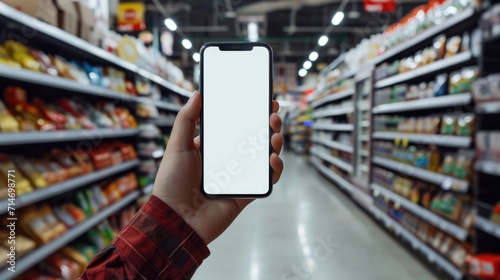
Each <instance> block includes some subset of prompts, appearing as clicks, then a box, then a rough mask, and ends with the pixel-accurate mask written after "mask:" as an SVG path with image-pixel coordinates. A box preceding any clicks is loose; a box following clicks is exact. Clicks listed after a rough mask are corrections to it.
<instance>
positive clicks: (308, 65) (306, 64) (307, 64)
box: [302, 60, 313, 70]
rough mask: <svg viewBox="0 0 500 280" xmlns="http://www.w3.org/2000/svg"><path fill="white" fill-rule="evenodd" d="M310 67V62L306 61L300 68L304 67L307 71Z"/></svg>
mask: <svg viewBox="0 0 500 280" xmlns="http://www.w3.org/2000/svg"><path fill="white" fill-rule="evenodd" d="M312 65H313V64H312V62H310V61H309V60H307V61H306V62H304V65H302V67H304V69H306V70H309V69H310V68H311V66H312Z"/></svg>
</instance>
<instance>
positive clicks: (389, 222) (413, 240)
mask: <svg viewBox="0 0 500 280" xmlns="http://www.w3.org/2000/svg"><path fill="white" fill-rule="evenodd" d="M371 212H372V213H373V215H374V216H375V217H376V218H377V219H380V220H382V221H383V222H384V224H385V226H386V227H387V228H393V229H394V233H395V234H396V235H398V236H402V237H403V238H404V239H405V240H407V241H408V242H409V243H410V244H411V245H412V247H413V249H415V250H417V251H420V252H421V253H422V254H424V255H425V256H426V257H427V260H428V261H429V262H430V263H434V264H436V265H437V266H439V267H440V268H442V269H443V270H444V271H446V272H447V273H448V274H449V275H450V276H452V277H453V279H457V280H458V279H462V278H463V277H464V275H463V273H462V272H461V271H460V270H459V269H458V268H457V267H455V266H454V265H453V264H452V263H450V262H449V261H448V260H447V259H446V258H445V257H443V256H442V255H441V254H439V253H437V252H436V251H435V250H434V249H432V248H431V247H429V246H428V245H427V244H425V243H424V242H423V241H421V240H420V239H418V238H417V237H416V236H415V235H413V234H412V233H411V232H409V231H408V230H407V229H406V228H404V227H403V226H402V225H400V224H399V223H397V222H396V221H395V220H393V219H392V218H391V217H389V215H387V214H386V213H384V212H383V211H382V210H380V209H378V208H377V207H376V206H372V208H371Z"/></svg>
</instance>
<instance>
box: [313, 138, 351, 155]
mask: <svg viewBox="0 0 500 280" xmlns="http://www.w3.org/2000/svg"><path fill="white" fill-rule="evenodd" d="M311 141H312V142H314V143H318V144H321V145H324V146H326V147H329V148H332V149H336V150H339V151H343V152H347V153H352V152H353V148H352V147H351V146H349V145H345V144H342V143H340V142H337V141H331V140H328V139H321V138H312V139H311Z"/></svg>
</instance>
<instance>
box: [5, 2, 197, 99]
mask: <svg viewBox="0 0 500 280" xmlns="http://www.w3.org/2000/svg"><path fill="white" fill-rule="evenodd" d="M0 18H3V19H8V20H10V21H15V22H18V23H20V24H21V25H24V26H26V27H27V28H28V29H30V34H32V33H33V32H37V33H40V34H44V35H45V36H48V37H50V38H51V39H53V40H57V41H59V42H61V43H63V44H66V45H69V46H71V47H72V48H75V49H77V50H79V51H82V52H84V53H86V54H87V55H89V56H92V57H95V58H98V59H101V60H103V61H106V62H108V63H111V64H113V65H115V66H117V67H120V68H122V69H125V70H128V71H130V72H133V73H137V74H139V75H141V76H143V77H144V78H146V79H149V80H151V81H153V82H155V83H157V84H158V85H160V86H162V87H164V88H166V89H168V90H170V91H172V92H175V93H177V94H179V95H183V96H185V97H190V96H191V93H190V92H189V91H187V90H184V89H182V88H180V87H178V86H176V85H174V84H173V83H170V82H168V81H167V80H165V79H163V78H161V77H159V76H157V75H155V74H152V73H150V72H148V71H145V70H142V69H140V68H139V67H138V66H137V65H135V64H133V63H131V62H128V61H125V60H123V59H121V58H119V57H117V56H115V55H114V54H111V53H109V52H107V51H105V50H103V49H101V48H99V47H96V46H94V45H92V44H90V43H88V42H86V41H84V40H82V39H80V38H78V37H76V36H73V35H71V34H69V33H67V32H65V31H63V30H61V29H59V28H57V27H56V26H52V25H50V24H47V23H45V22H42V21H40V20H38V19H36V18H34V17H32V16H29V15H27V14H25V13H23V12H20V11H18V10H16V9H14V8H12V7H10V6H8V5H6V4H4V3H0ZM46 76H48V75H46Z"/></svg>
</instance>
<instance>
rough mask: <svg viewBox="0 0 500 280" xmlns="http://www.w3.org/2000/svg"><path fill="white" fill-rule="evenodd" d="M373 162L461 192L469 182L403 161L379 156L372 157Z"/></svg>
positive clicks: (466, 187) (446, 188) (443, 187)
mask: <svg viewBox="0 0 500 280" xmlns="http://www.w3.org/2000/svg"><path fill="white" fill-rule="evenodd" d="M373 163H374V164H377V165H380V166H382V167H385V168H389V169H391V170H394V171H397V172H399V173H401V174H405V175H408V176H412V177H415V178H417V179H419V180H422V181H426V182H429V183H432V184H435V185H438V186H441V188H442V189H443V190H453V191H456V192H463V193H466V192H467V191H468V190H469V182H467V181H464V180H460V179H456V178H453V177H449V176H446V175H443V174H440V173H436V172H432V171H428V170H424V169H421V168H418V167H414V166H412V165H408V164H405V163H400V162H397V161H393V160H390V159H386V158H381V157H374V158H373Z"/></svg>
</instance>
